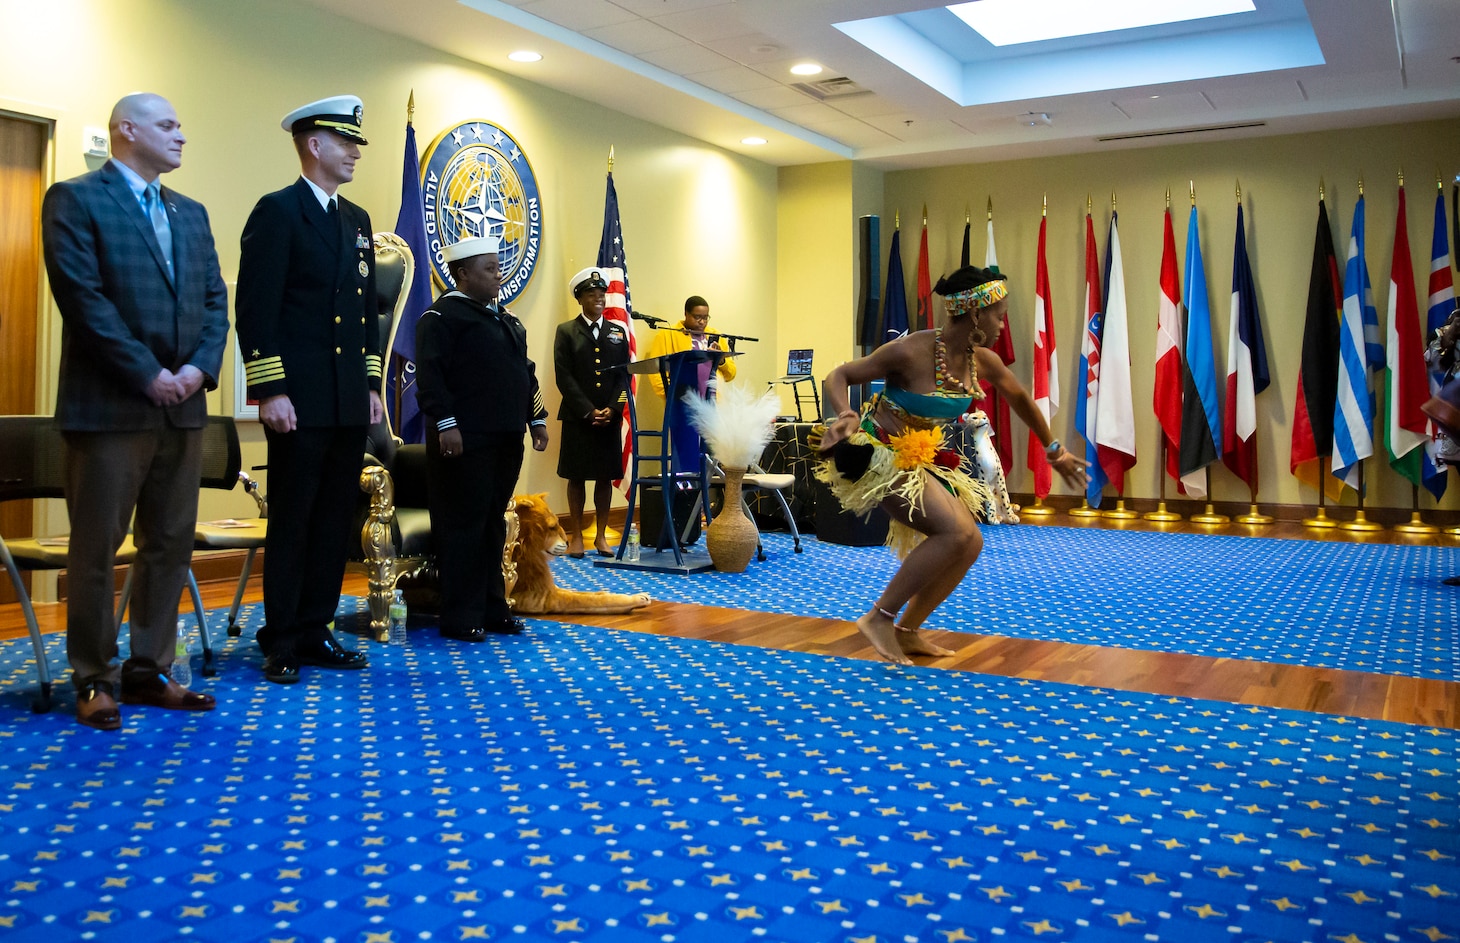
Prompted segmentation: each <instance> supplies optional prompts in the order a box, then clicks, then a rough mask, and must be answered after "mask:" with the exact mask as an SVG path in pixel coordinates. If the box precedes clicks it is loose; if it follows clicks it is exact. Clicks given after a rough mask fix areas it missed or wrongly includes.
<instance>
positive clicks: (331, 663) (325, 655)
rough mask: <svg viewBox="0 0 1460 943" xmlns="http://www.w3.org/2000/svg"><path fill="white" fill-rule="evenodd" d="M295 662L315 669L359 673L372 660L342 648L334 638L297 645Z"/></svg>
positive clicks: (362, 654) (359, 653) (361, 653)
mask: <svg viewBox="0 0 1460 943" xmlns="http://www.w3.org/2000/svg"><path fill="white" fill-rule="evenodd" d="M294 660H295V661H296V662H298V663H299V664H301V665H310V666H312V667H314V668H335V669H338V670H342V671H358V670H359V669H361V668H364V667H366V666H367V665H369V664H370V659H369V658H368V657H367V656H366V655H365V654H364V653H363V652H352V651H350V650H349V649H346V648H341V647H340V643H339V642H336V641H335V640H334V639H332V638H326V639H322V640H320V641H318V642H306V643H304V644H302V645H295V646H294Z"/></svg>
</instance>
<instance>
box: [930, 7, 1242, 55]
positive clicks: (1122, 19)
mask: <svg viewBox="0 0 1460 943" xmlns="http://www.w3.org/2000/svg"><path fill="white" fill-rule="evenodd" d="M1254 9H1256V8H1255V7H1254V6H1253V5H1252V0H1118V2H1105V3H1091V2H1090V0H975V2H972V3H955V4H951V5H950V6H949V7H948V11H949V12H950V13H952V14H953V15H954V16H956V17H958V18H959V19H960V20H962V21H963V22H965V23H967V24H968V25H969V26H970V27H972V28H973V30H974V32H976V33H978V34H979V35H980V36H982V37H983V38H984V39H987V40H988V41H989V42H990V43H992V44H993V45H995V46H1013V45H1016V44H1018V43H1036V42H1041V41H1043V40H1046V39H1064V38H1066V37H1069V36H1090V35H1093V34H1095V33H1110V32H1114V31H1115V30H1121V29H1138V28H1140V27H1142V26H1161V25H1163V24H1166V23H1183V22H1186V21H1188V20H1204V19H1208V18H1209V17H1214V16H1227V15H1229V14H1232V13H1251V12H1252V11H1253V10H1254Z"/></svg>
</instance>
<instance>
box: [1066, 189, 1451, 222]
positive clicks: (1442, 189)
mask: <svg viewBox="0 0 1460 943" xmlns="http://www.w3.org/2000/svg"><path fill="white" fill-rule="evenodd" d="M1440 189H1441V190H1443V189H1445V188H1444V186H1443V185H1442V186H1441V187H1440ZM1048 215H1049V194H1048V193H1046V194H1045V195H1044V206H1042V207H1041V208H1040V210H1039V216H1040V218H1041V219H1043V218H1044V217H1046V216H1048Z"/></svg>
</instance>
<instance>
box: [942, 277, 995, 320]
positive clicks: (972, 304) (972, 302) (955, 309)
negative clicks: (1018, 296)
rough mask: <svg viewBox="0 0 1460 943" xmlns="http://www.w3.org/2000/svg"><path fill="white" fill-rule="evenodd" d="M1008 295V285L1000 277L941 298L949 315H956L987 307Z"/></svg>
mask: <svg viewBox="0 0 1460 943" xmlns="http://www.w3.org/2000/svg"><path fill="white" fill-rule="evenodd" d="M1007 297H1009V287H1008V283H1006V282H1005V281H1004V280H1003V279H1002V278H996V279H994V280H993V281H988V282H984V283H983V284H982V285H975V286H973V287H972V288H969V289H967V290H966V291H960V292H955V293H954V294H951V295H947V296H945V297H944V298H943V307H944V308H946V309H947V311H948V316H949V317H954V318H956V317H958V316H959V315H960V314H967V313H968V312H970V311H976V310H977V309H979V308H987V307H988V306H989V305H993V304H997V303H999V302H1000V301H1003V300H1004V299H1005V298H1007Z"/></svg>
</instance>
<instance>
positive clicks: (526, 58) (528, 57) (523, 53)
mask: <svg viewBox="0 0 1460 943" xmlns="http://www.w3.org/2000/svg"><path fill="white" fill-rule="evenodd" d="M507 58H508V59H511V60H512V61H513V62H540V61H542V53H540V52H533V51H532V50H531V49H519V50H517V51H516V52H514V53H511V54H509V55H508V56H507Z"/></svg>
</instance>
